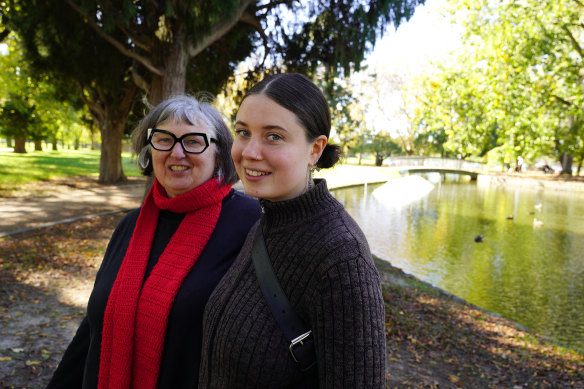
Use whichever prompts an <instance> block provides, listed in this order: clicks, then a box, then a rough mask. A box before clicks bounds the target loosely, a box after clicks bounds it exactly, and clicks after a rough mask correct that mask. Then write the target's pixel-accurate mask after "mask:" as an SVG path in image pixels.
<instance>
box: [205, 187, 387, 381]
mask: <svg viewBox="0 0 584 389" xmlns="http://www.w3.org/2000/svg"><path fill="white" fill-rule="evenodd" d="M260 202H261V204H262V206H263V208H264V212H265V213H264V215H263V216H262V220H261V223H257V224H256V226H255V227H252V230H251V231H250V233H249V235H248V238H247V240H246V242H245V244H244V245H243V247H242V248H241V253H240V255H239V256H238V257H237V259H236V260H235V262H234V263H233V265H232V266H231V268H229V270H228V272H227V274H226V275H225V277H223V279H222V280H221V281H220V282H219V284H218V285H217V287H216V288H215V290H214V291H213V293H212V294H211V297H210V298H209V302H208V304H207V307H206V309H205V316H204V319H203V351H202V357H201V369H200V377H199V388H213V389H245V388H250V389H251V388H262V389H272V388H273V389H276V388H277V389H282V388H315V387H317V388H321V389H324V388H335V389H336V388H350V389H374V388H375V389H378V388H383V387H384V380H385V360H386V358H387V355H386V353H385V320H384V315H385V313H384V304H383V298H382V295H381V283H380V278H379V273H378V272H377V269H376V268H375V265H374V263H373V259H372V257H371V253H370V251H369V246H368V244H367V240H366V239H365V236H364V235H363V232H362V231H361V229H360V228H359V226H358V225H357V223H356V222H355V221H354V220H353V219H352V218H351V217H350V216H349V214H348V213H347V212H346V211H345V209H344V208H343V206H342V205H341V204H340V203H339V202H338V201H337V200H336V199H335V198H334V197H333V196H332V195H331V194H330V192H329V191H328V189H327V186H326V182H325V181H324V180H323V181H319V182H317V183H316V185H315V187H314V188H313V189H311V190H310V191H308V192H306V193H304V194H303V195H301V196H299V197H296V198H294V199H290V200H286V201H279V202H270V201H266V200H261V201H260ZM255 228H262V232H263V234H264V238H265V243H266V248H267V251H268V255H269V258H270V262H271V263H272V266H273V269H274V272H275V274H276V276H277V277H278V280H279V282H280V285H281V286H282V289H283V290H284V292H285V294H286V296H287V297H288V299H289V300H290V303H291V304H292V307H293V309H294V311H295V312H296V314H298V316H300V318H301V319H302V321H303V322H304V323H305V324H306V325H307V326H308V327H309V328H310V329H311V330H312V334H313V338H314V344H315V350H316V357H317V369H316V371H315V372H314V374H310V375H305V374H303V373H302V372H301V371H300V370H299V369H298V367H297V366H296V364H295V363H294V361H293V360H292V357H291V356H290V352H289V349H288V347H289V344H290V343H289V341H288V340H287V339H286V337H285V336H284V334H283V332H282V329H281V328H280V326H279V325H278V323H277V322H276V320H275V319H274V315H273V314H272V312H271V310H270V309H269V307H268V304H267V303H266V300H265V298H264V295H263V293H262V291H261V289H260V285H259V282H258V279H257V276H256V273H255V269H254V266H253V263H252V261H251V251H252V246H253V240H254V232H255Z"/></svg>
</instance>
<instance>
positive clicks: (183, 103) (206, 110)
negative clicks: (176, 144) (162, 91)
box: [132, 95, 239, 184]
mask: <svg viewBox="0 0 584 389" xmlns="http://www.w3.org/2000/svg"><path fill="white" fill-rule="evenodd" d="M172 120H174V122H176V123H187V124H190V125H199V126H204V127H206V128H207V129H209V130H211V131H213V132H214V134H215V138H216V139H217V143H216V145H217V147H216V150H217V152H216V153H215V155H216V159H217V166H216V168H215V173H214V174H213V176H214V177H218V176H219V177H221V178H222V183H223V184H233V183H235V182H237V180H238V179H239V178H238V176H237V172H236V171H235V166H234V165H233V160H232V159H231V146H232V145H233V137H232V136H231V132H230V131H229V129H228V128H227V126H226V125H225V122H224V121H223V118H222V117H221V114H220V113H219V112H218V111H217V110H216V109H215V108H213V107H212V106H211V105H210V104H209V103H207V102H202V101H199V100H197V99H196V98H195V97H193V96H188V95H179V96H174V97H171V98H169V99H167V100H164V101H163V102H161V103H160V104H158V105H157V106H155V107H154V108H152V110H151V111H150V112H149V113H148V115H146V116H145V117H144V119H142V120H141V121H140V123H138V126H137V127H136V128H135V129H134V131H133V132H132V139H133V145H134V151H135V152H136V154H137V155H138V156H139V157H138V161H139V162H140V161H142V162H141V163H139V165H140V168H141V169H142V174H143V175H145V176H149V175H150V174H152V171H153V168H152V154H151V150H150V145H149V144H148V139H147V136H148V129H149V128H154V127H156V126H158V125H160V124H162V123H167V122H169V121H172Z"/></svg>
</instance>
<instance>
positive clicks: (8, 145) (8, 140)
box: [6, 138, 12, 148]
mask: <svg viewBox="0 0 584 389" xmlns="http://www.w3.org/2000/svg"><path fill="white" fill-rule="evenodd" d="M6 147H8V148H12V138H8V139H6Z"/></svg>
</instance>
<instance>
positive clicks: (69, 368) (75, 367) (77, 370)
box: [47, 317, 89, 389]
mask: <svg viewBox="0 0 584 389" xmlns="http://www.w3.org/2000/svg"><path fill="white" fill-rule="evenodd" d="M88 350H89V322H88V321H87V317H85V318H84V319H83V320H82V321H81V325H80V326H79V328H78V329H77V332H76V333H75V336H74V337H73V340H72V341H71V343H70V344H69V347H67V350H65V354H63V358H62V359H61V362H60V363H59V367H57V370H55V373H54V374H53V377H52V378H51V381H50V382H49V384H48V386H47V389H57V388H63V389H68V388H81V387H82V386H83V370H84V369H85V358H87V352H88Z"/></svg>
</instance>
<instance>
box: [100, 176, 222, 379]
mask: <svg viewBox="0 0 584 389" xmlns="http://www.w3.org/2000/svg"><path fill="white" fill-rule="evenodd" d="M230 190H231V186H230V185H225V186H220V185H219V180H218V179H216V178H213V179H211V180H209V181H207V182H206V183H204V184H202V185H200V186H198V187H197V188H195V189H192V190H191V191H189V192H187V193H184V194H182V195H180V196H177V197H174V198H172V199H169V198H168V197H167V195H166V192H165V190H164V188H163V187H162V185H160V183H159V182H158V181H157V180H155V181H154V184H153V185H152V188H151V189H150V192H149V193H148V196H147V197H146V200H145V201H144V205H143V206H142V210H141V211H140V215H139V216H138V221H137V222H136V228H135V229H134V233H133V235H132V239H131V240H130V245H129V247H128V251H127V252H126V256H125V257H124V261H123V262H122V266H121V267H120V270H119V272H118V276H117V278H116V281H115V282H114V286H113V288H112V291H111V293H110V296H109V300H108V303H107V306H106V309H105V316H104V319H103V332H102V341H101V356H100V365H99V385H98V387H99V389H107V388H112V389H113V388H115V389H126V388H130V386H131V387H132V388H140V389H147V388H155V387H156V384H157V381H158V374H159V370H160V361H161V358H162V350H163V348H164V338H165V335H166V325H167V322H168V315H169V313H170V309H171V307H172V303H173V301H174V298H175V296H176V294H177V292H178V290H179V288H180V286H181V284H182V282H183V280H184V279H185V277H186V276H187V274H188V273H189V271H190V270H191V268H192V267H193V266H194V264H195V262H197V259H198V258H199V255H200V254H201V252H202V251H203V248H205V245H206V244H207V241H208V240H209V238H210V237H211V233H212V232H213V230H214V229H215V224H216V223H217V219H218V218H219V212H220V211H221V201H222V200H223V198H224V197H225V196H226V195H227V194H228V193H229V191H230ZM160 209H164V210H169V211H171V212H176V213H186V216H185V218H184V219H183V221H182V222H181V224H180V226H179V227H178V229H177V231H176V232H175V233H174V235H173V236H172V238H171V240H170V242H169V243H168V245H167V246H166V248H165V249H164V252H163V253H162V255H160V258H159V259H158V262H157V263H156V265H155V266H154V268H153V269H152V272H151V274H150V276H149V277H148V278H147V279H146V282H144V283H143V281H144V274H145V272H146V265H147V263H148V258H149V257H150V247H151V246H152V240H153V239H154V232H155V231H156V225H157V224H158V215H159V213H160ZM142 284H143V285H142ZM193 368H197V367H196V366H194V367H193Z"/></svg>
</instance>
